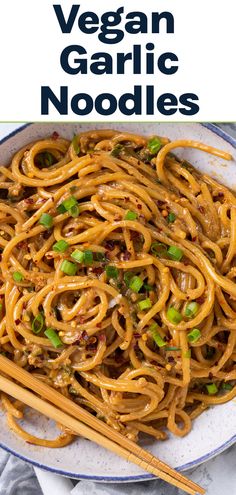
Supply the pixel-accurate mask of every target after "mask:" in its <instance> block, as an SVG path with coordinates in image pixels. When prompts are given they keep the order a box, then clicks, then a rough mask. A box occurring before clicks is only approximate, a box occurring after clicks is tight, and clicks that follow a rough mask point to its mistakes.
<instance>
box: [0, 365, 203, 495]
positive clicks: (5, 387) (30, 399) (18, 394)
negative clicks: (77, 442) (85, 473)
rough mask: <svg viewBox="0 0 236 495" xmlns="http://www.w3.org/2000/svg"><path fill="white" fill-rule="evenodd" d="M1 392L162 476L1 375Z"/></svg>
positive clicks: (188, 490) (126, 451) (167, 478)
mask: <svg viewBox="0 0 236 495" xmlns="http://www.w3.org/2000/svg"><path fill="white" fill-rule="evenodd" d="M0 390H2V391H3V392H5V393H7V394H9V395H11V396H12V397H14V398H15V399H18V400H20V401H21V402H23V403H24V404H26V405H27V406H29V407H32V408H33V409H35V410H36V411H38V412H40V413H42V414H44V415H45V416H47V417H48V418H51V419H53V420H54V421H57V422H58V423H60V424H62V425H63V426H66V427H67V428H69V429H71V430H72V431H74V432H75V433H77V434H78V435H80V436H83V437H85V438H87V439H88V440H91V441H93V442H96V443H97V444H98V445H101V446H102V447H105V448H107V449H108V450H110V451H111V452H114V453H115V454H117V455H119V456H120V457H123V458H124V459H125V460H127V461H130V462H133V463H134V464H137V466H139V467H141V468H142V469H144V470H146V471H148V472H149V473H151V474H154V475H155V476H160V471H159V470H158V469H156V468H155V467H153V466H152V465H151V464H148V463H147V462H145V461H144V460H143V459H140V458H139V457H137V456H136V455H134V454H132V453H131V452H129V451H128V450H126V449H125V448H123V447H121V446H120V445H117V444H116V443H115V442H113V441H112V440H109V439H108V438H106V437H103V436H102V435H101V434H100V433H98V432H96V431H95V430H93V429H92V428H90V427H89V426H87V425H85V424H84V423H81V422H80V421H78V420H77V419H75V418H72V417H71V416H69V415H68V414H66V413H64V412H63V411H61V410H60V409H57V408H56V407H55V406H53V405H52V404H49V403H48V402H46V401H44V400H43V399H40V398H39V397H38V396H36V395H34V394H33V393H32V392H29V391H28V390H26V389H25V388H22V387H20V386H19V385H17V384H16V383H14V382H12V381H11V380H9V379H8V378H5V377H3V376H2V375H0ZM162 474H163V476H162V478H163V479H165V481H168V482H169V483H171V484H174V486H176V487H178V488H182V489H183V490H185V491H186V492H187V493H189V494H190V495H195V494H196V492H195V491H194V490H192V489H191V488H189V487H188V486H187V485H184V484H183V483H181V482H179V481H178V480H175V479H174V478H172V477H171V476H169V475H168V474H166V473H162Z"/></svg>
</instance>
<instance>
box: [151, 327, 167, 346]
mask: <svg viewBox="0 0 236 495" xmlns="http://www.w3.org/2000/svg"><path fill="white" fill-rule="evenodd" d="M157 328H158V326H157V324H156V323H153V324H152V325H151V326H150V327H149V331H150V332H151V334H152V338H153V340H154V341H155V343H156V345H158V347H164V346H165V345H166V342H165V341H164V340H163V338H162V337H161V336H160V334H159V333H158V332H157V330H156V329H157Z"/></svg>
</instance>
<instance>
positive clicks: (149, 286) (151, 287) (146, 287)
mask: <svg viewBox="0 0 236 495" xmlns="http://www.w3.org/2000/svg"><path fill="white" fill-rule="evenodd" d="M143 286H144V289H145V290H148V291H150V290H154V287H153V286H152V285H149V284H144V285H143Z"/></svg>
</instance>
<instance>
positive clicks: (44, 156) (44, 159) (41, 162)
mask: <svg viewBox="0 0 236 495" xmlns="http://www.w3.org/2000/svg"><path fill="white" fill-rule="evenodd" d="M35 161H36V163H37V165H38V166H39V167H41V168H43V167H51V165H53V161H54V157H53V155H52V154H51V153H49V152H48V151H45V153H39V154H38V155H36V159H35Z"/></svg>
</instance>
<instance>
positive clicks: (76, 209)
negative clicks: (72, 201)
mask: <svg viewBox="0 0 236 495" xmlns="http://www.w3.org/2000/svg"><path fill="white" fill-rule="evenodd" d="M69 212H70V214H71V216H72V217H73V218H77V217H78V216H79V214H80V207H79V205H74V206H72V207H71V208H70V210H69Z"/></svg>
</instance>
